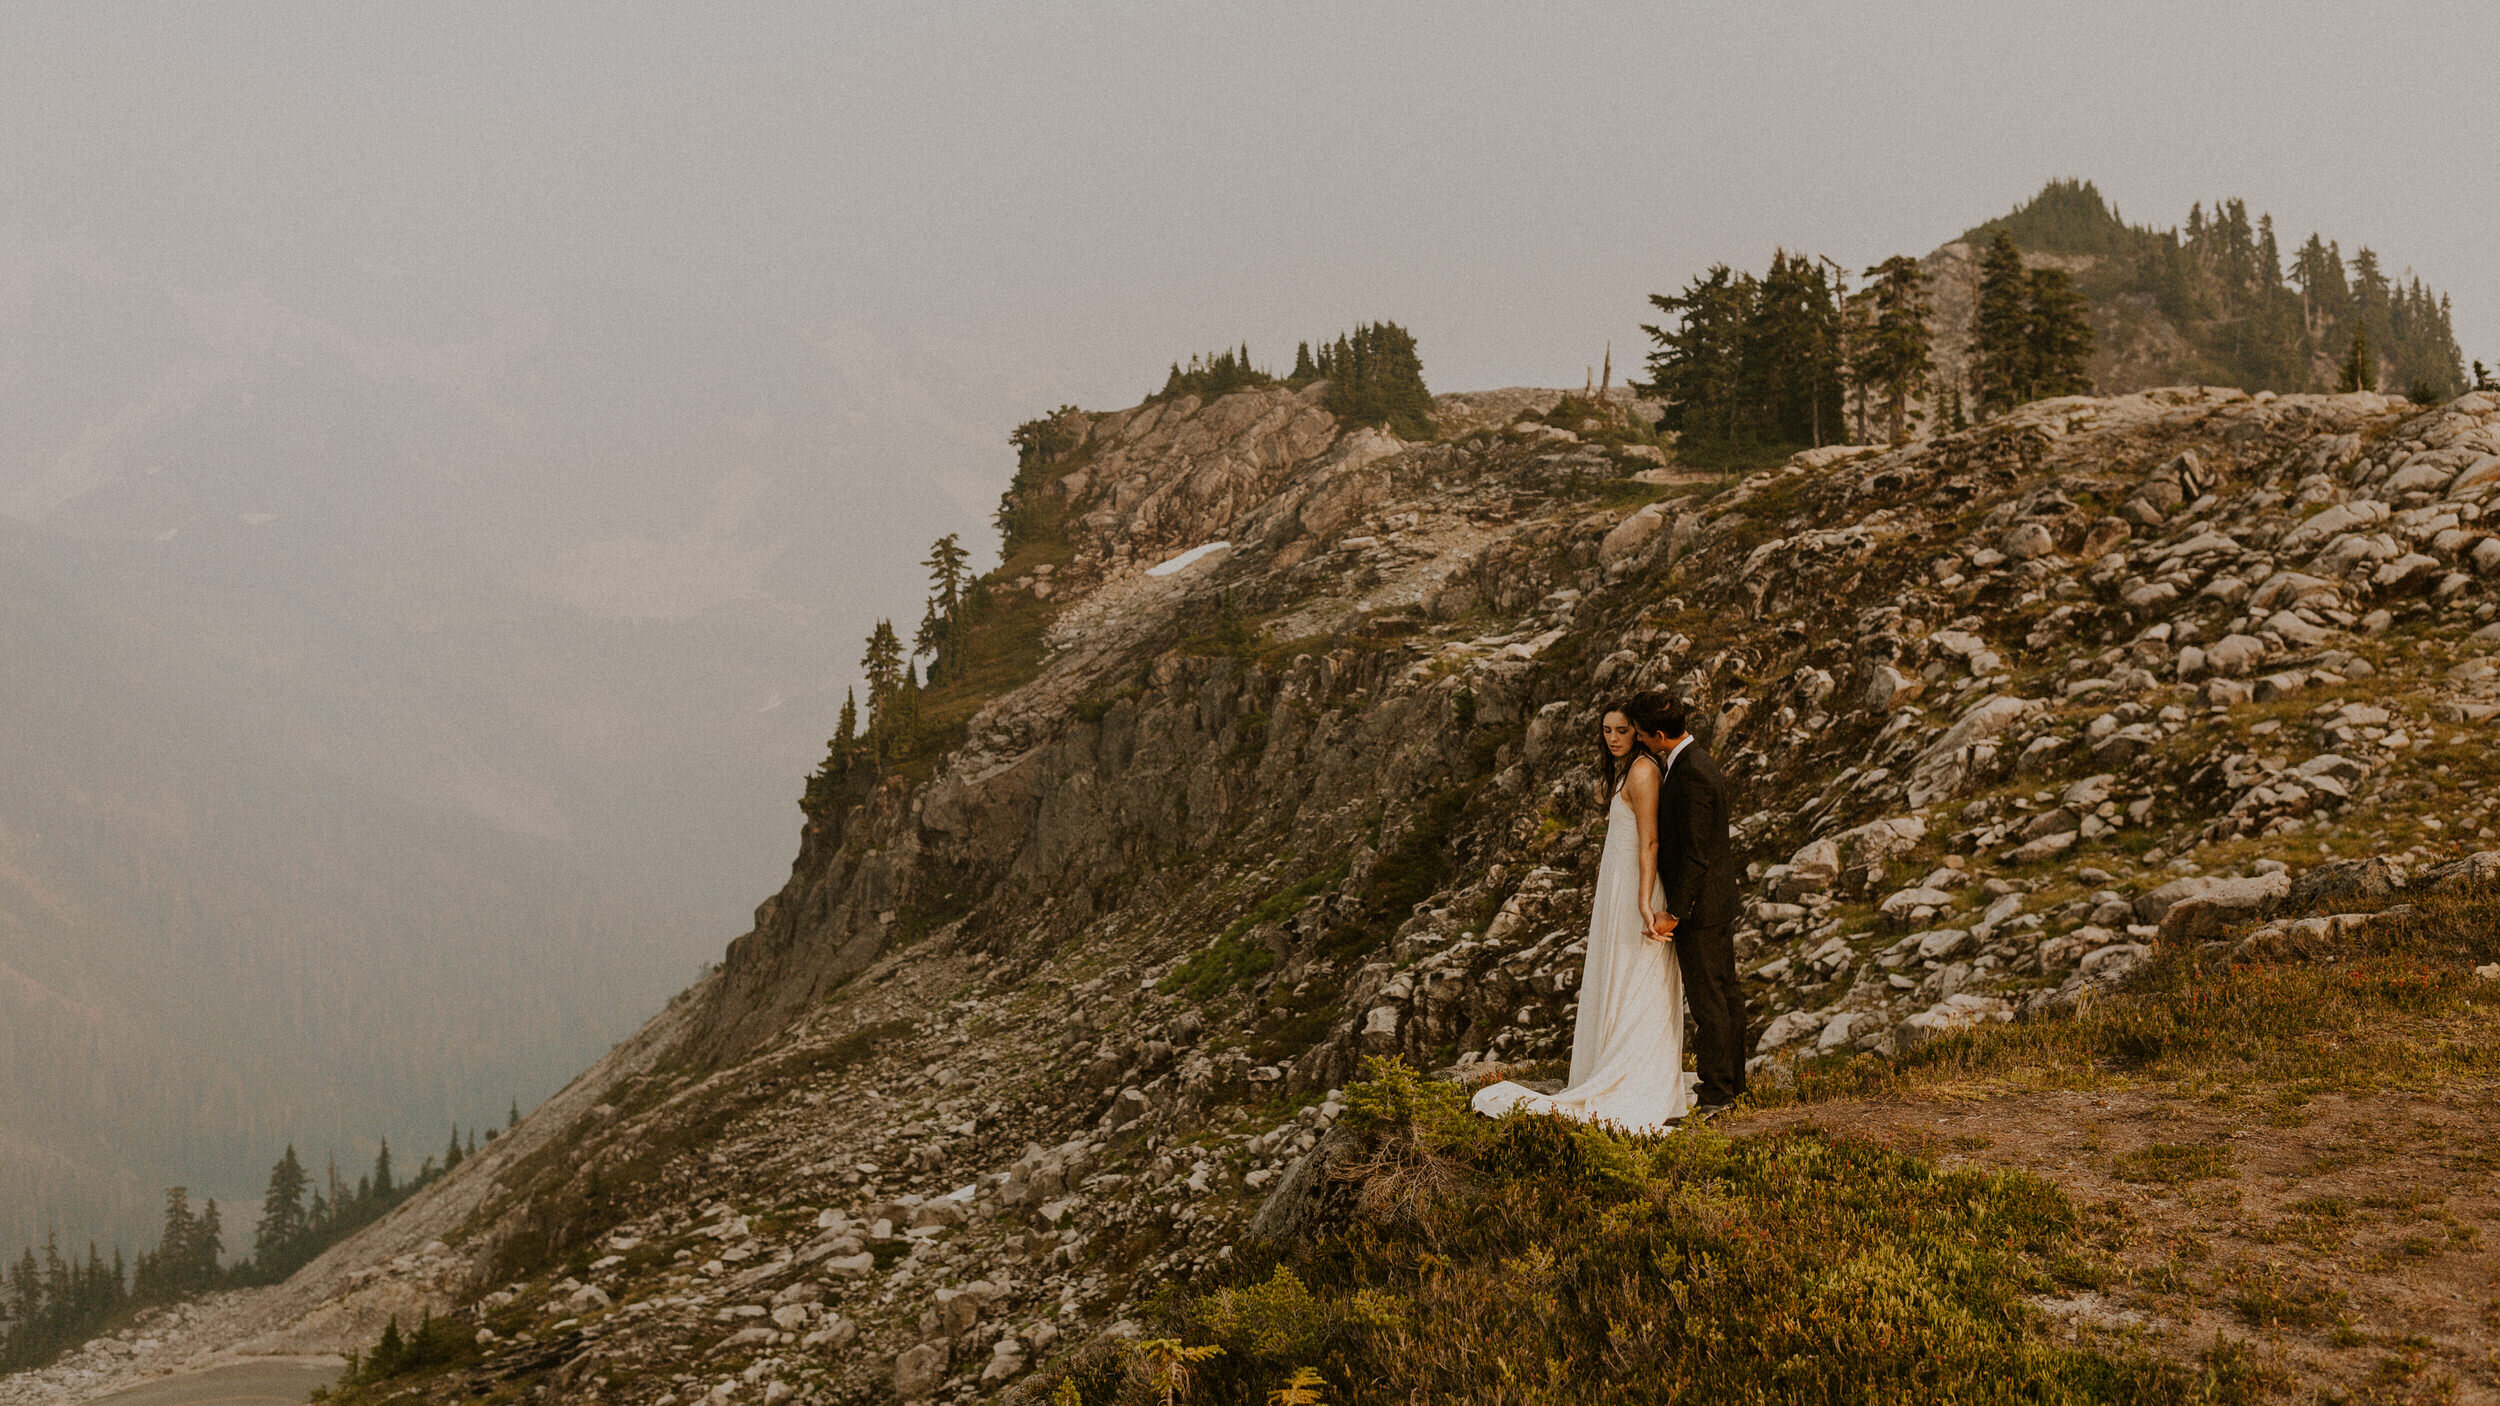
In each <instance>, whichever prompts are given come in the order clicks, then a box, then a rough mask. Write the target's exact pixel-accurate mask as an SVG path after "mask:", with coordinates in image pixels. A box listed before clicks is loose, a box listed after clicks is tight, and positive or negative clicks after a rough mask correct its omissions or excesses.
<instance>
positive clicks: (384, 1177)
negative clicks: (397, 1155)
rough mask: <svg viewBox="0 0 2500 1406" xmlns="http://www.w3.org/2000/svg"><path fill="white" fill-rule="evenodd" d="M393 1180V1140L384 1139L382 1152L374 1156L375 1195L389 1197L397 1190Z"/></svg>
mask: <svg viewBox="0 0 2500 1406" xmlns="http://www.w3.org/2000/svg"><path fill="white" fill-rule="evenodd" d="M396 1186H397V1183H395V1182H393V1181H392V1180H391V1140H390V1139H389V1138H384V1139H382V1150H381V1151H380V1152H377V1153H375V1154H374V1155H373V1194H374V1195H375V1196H376V1197H387V1196H389V1195H390V1194H391V1192H392V1191H393V1190H394V1189H395V1188H396Z"/></svg>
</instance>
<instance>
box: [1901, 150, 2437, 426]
mask: <svg viewBox="0 0 2500 1406" xmlns="http://www.w3.org/2000/svg"><path fill="white" fill-rule="evenodd" d="M1999 233H2003V234H2006V235H2008V236H2010V237H2012V239H2013V240H2014V242H2015V244H2016V245H2018V246H2019V247H2020V248H2021V250H2022V252H2023V254H2024V255H2025V257H2026V258H2027V259H2029V260H2031V261H2033V262H2052V263H2056V264H2058V265H2059V266H2061V267H2065V268H2067V269H2069V270H2071V271H2072V272H2073V273H2074V276H2075V282H2076V285H2077V286H2078V287H2079V288H2080V289H2081V290H2082V292H2083V293H2084V295H2085V297H2086V298H2088V299H2089V300H2090V302H2091V304H2092V309H2093V319H2094V323H2095V331H2096V332H2097V334H2098V336H2097V338H2096V342H2097V347H2096V351H2095V354H2094V357H2093V382H2094V385H2095V388H2096V389H2097V390H2099V391H2100V392H2101V393H2102V394H2104V395H2107V394H2114V393H2120V392H2125V391H2132V390H2142V389H2144V388H2146V387H2150V386H2157V385H2175V384H2180V383H2193V384H2201V385H2223V386H2238V387H2240V388H2241V389H2244V390H2250V391H2257V390H2274V391H2312V390H2334V389H2336V387H2337V384H2338V381H2339V378H2340V376H2341V374H2342V368H2343V366H2344V363H2345V361H2346V358H2347V356H2348V354H2349V353H2350V351H2351V349H2352V345H2353V337H2354V333H2355V331H2356V329H2358V330H2359V332H2360V333H2361V335H2362V338H2363V340H2364V342H2365V344H2366V346H2367V348H2368V352H2369V360H2370V362H2371V363H2372V365H2373V367H2374V372H2375V374H2374V376H2373V379H2374V381H2375V383H2376V387H2377V388H2378V389H2381V390H2387V391H2391V392H2395V393H2398V394H2403V393H2407V392H2412V393H2415V394H2417V395H2421V396H2437V397H2446V396H2452V395H2457V394H2460V393H2462V392H2463V391H2464V390H2465V389H2466V380H2465V366H2464V358H2463V356H2462V355H2461V354H2460V352H2459V350H2458V347H2457V341H2456V336H2455V334H2454V332H2453V331H2452V330H2451V328H2450V325H2449V312H2448V299H2447V297H2446V296H2445V295H2444V294H2442V293H2440V292H2438V291H2437V290H2436V289H2433V288H2430V287H2428V286H2426V285H2425V284H2424V283H2423V282H2422V280H2421V279H2420V278H2418V277H2416V276H2414V275H2413V274H2411V273H2410V271H2406V270H2403V269H2402V267H2401V266H2400V265H2396V264H2395V263H2394V261H2392V260H2390V259H2388V258H2385V257H2383V256H2382V255H2380V254H2379V253H2378V252H2377V251H2376V250H2373V249H2371V248H2369V247H2368V246H2366V245H2362V246H2357V247H2355V248H2353V249H2351V250H2350V251H2347V250H2346V249H2345V248H2344V247H2343V246H2342V244H2341V243H2340V242H2339V241H2336V240H2330V239H2324V238H2322V237H2320V236H2319V235H2318V234H2316V233H2311V234H2309V235H2308V236H2307V237H2306V238H2305V239H2303V240H2302V241H2301V242H2300V243H2299V244H2298V245H2297V246H2296V247H2295V246H2292V244H2291V238H2290V236H2289V235H2287V234H2282V233H2279V232H2278V231H2277V230H2276V229H2275V226H2274V218H2273V216H2272V215H2270V214H2263V213H2260V214H2258V215H2256V216H2254V217H2252V216H2251V215H2250V214H2249V212H2248V207H2247V205H2246V203H2245V202H2244V201H2242V200H2240V199H2237V198H2231V199H2224V200H2220V201H2216V202H2215V203H2214V204H2213V205H2212V206H2210V207H2208V206H2206V205H2205V204H2203V203H2202V202H2199V203H2198V204H2197V205H2195V206H2194V207H2192V208H2191V209H2190V210H2189V211H2188V214H2187V219H2186V222H2185V223H2184V224H2181V225H2176V226H2172V227H2170V228H2167V229H2156V228H2154V227H2152V226H2150V225H2134V224H2129V223H2127V222H2126V220H2125V219H2123V218H2122V217H2121V216H2120V215H2119V213H2118V210H2117V208H2116V207H2115V206H2113V205H2111V204H2110V203H2109V202H2108V201H2107V200H2105V199H2103V198H2102V195H2101V192H2100V191H2099V189H2098V188H2096V187H2095V186H2094V185H2093V184H2092V183H2091V182H2090V181H2084V180H2058V181H2051V182H2049V183H2048V184H2047V185H2046V186H2045V187H2043V188H2042V189H2041V191H2040V193H2039V194H2037V195H2035V196H2033V197H2032V198H2031V199H2030V200H2028V201H2026V202H2025V203H2023V204H2022V205H2021V206H2019V207H2017V208H2016V209H2015V210H2013V211H2012V212H2011V213H2009V214H2006V215H2003V216H2000V217H1998V218H1996V219H1993V220H1989V221H1986V222H1985V223H1982V224H1979V225H1975V226H1973V227H1972V228H1971V229H1970V230H1969V231H1967V232H1966V233H1964V234H1963V235H1962V237H1961V239H1960V240H1959V241H1957V242H1956V244H1948V245H1947V246H1945V248H1944V249H1942V250H1939V251H1938V252H1937V254H1935V255H1932V256H1930V262H1931V265H1933V264H1936V263H1942V264H1944V265H1946V266H1947V269H1946V272H1947V273H1948V276H1947V277H1943V278H1940V279H1939V284H1940V287H1939V289H1938V292H1939V295H1940V296H1939V299H1938V307H1939V311H1940V313H1943V314H1944V316H1945V320H1946V322H1947V323H1948V326H1946V327H1944V328H1941V329H1939V330H1940V334H1941V335H1940V336H1939V341H1940V343H1943V344H1944V347H1943V350H1945V351H1946V352H1947V355H1945V356H1942V357H1940V358H1939V360H1940V361H1943V362H1946V363H1948V370H1950V369H1951V368H1952V367H1955V366H1958V364H1959V355H1958V353H1959V342H1960V340H1961V339H1960V337H1958V336H1957V335H1956V334H1957V332H1959V329H1958V328H1956V327H1953V326H1951V325H1949V324H1951V323H1952V321H1953V319H1954V316H1955V313H1956V305H1957V304H1958V303H1960V301H1961V300H1960V299H1959V298H1956V297H1955V296H1954V294H1955V292H1956V290H1955V289H1954V288H1953V287H1952V286H1950V285H1951V284H1952V282H1953V281H1954V279H1953V277H1952V275H1961V276H1963V277H1968V276H1970V275H1971V274H1972V273H1975V258H1976V251H1978V250H1981V249H1984V248H1985V247H1986V246H1987V243H1988V242H1989V241H1990V240H1992V239H1993V238H1995V236H1996V235H1997V234H1999ZM1963 315H1964V316H1967V313H1966V310H1964V312H1963Z"/></svg>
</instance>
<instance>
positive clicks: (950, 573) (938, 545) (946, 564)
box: [920, 532, 972, 618]
mask: <svg viewBox="0 0 2500 1406" xmlns="http://www.w3.org/2000/svg"><path fill="white" fill-rule="evenodd" d="M971 560H972V553H970V552H967V551H965V550H964V547H963V543H962V542H961V541H960V540H959V539H958V537H957V534H955V533H952V532H949V533H947V534H946V535H945V536H943V537H940V538H939V539H937V541H936V542H935V543H934V544H933V545H931V546H930V548H929V556H928V559H927V560H925V561H923V562H921V563H920V564H921V565H922V566H925V567H927V568H929V595H930V599H931V600H932V601H934V602H935V603H936V605H937V608H938V612H939V613H940V614H942V615H945V616H948V617H950V618H951V617H952V616H953V615H954V614H955V612H956V611H957V610H959V609H961V608H962V606H963V599H964V583H965V582H967V581H969V580H970V579H971V572H970V571H969V570H968V569H967V568H966V563H968V562H970V561H971Z"/></svg>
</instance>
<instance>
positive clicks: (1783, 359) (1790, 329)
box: [1740, 249, 1845, 445]
mask: <svg viewBox="0 0 2500 1406" xmlns="http://www.w3.org/2000/svg"><path fill="white" fill-rule="evenodd" d="M1740 348H1741V357H1742V364H1743V367H1744V381H1745V388H1746V393H1747V394H1746V399H1747V400H1749V401H1750V402H1752V405H1751V407H1750V408H1751V410H1752V413H1753V417H1754V418H1755V420H1756V421H1757V423H1758V424H1759V426H1760V436H1761V438H1763V439H1765V440H1768V441H1770V442H1772V443H1779V444H1808V445H1821V444H1825V443H1828V442H1831V441H1833V440H1838V439H1841V438H1843V437H1844V435H1845V431H1844V429H1843V426H1842V424H1841V377H1840V373H1841V366H1840V309H1839V305H1838V303H1837V301H1836V300H1835V299H1834V297H1833V294H1832V288H1831V283H1830V281H1829V280H1828V279H1827V278H1826V276H1825V275H1824V271H1823V268H1822V266H1821V265H1820V264H1818V263H1816V262H1815V261H1814V260H1813V259H1811V258H1808V257H1807V256H1805V255H1803V254H1791V253H1789V252H1787V251H1786V250H1784V249H1783V250H1776V251H1774V252H1773V253H1772V255H1771V267H1770V270H1769V271H1768V272H1766V273H1765V274H1763V276H1762V281H1761V283H1760V284H1759V286H1758V287H1757V288H1756V290H1755V294H1754V306H1753V315H1752V316H1751V317H1750V318H1748V319H1747V321H1746V323H1745V330H1744V335H1743V337H1742V338H1741V340H1740Z"/></svg>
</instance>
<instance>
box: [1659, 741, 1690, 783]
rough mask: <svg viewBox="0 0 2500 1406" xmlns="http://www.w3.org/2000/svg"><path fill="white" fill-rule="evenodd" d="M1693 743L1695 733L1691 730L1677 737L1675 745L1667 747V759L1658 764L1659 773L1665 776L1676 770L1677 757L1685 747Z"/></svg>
mask: <svg viewBox="0 0 2500 1406" xmlns="http://www.w3.org/2000/svg"><path fill="white" fill-rule="evenodd" d="M1692 745H1693V735H1692V734H1691V733H1689V732H1688V733H1685V734H1684V735H1683V736H1682V737H1679V738H1677V739H1676V742H1675V745H1674V746H1672V747H1669V748H1668V749H1667V755H1666V758H1665V760H1663V761H1661V762H1660V763H1659V764H1658V774H1659V775H1661V776H1664V775H1666V774H1667V773H1668V772H1671V771H1673V770H1675V759H1676V758H1677V757H1679V756H1681V755H1683V752H1684V749H1685V748H1687V747H1690V746H1692Z"/></svg>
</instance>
